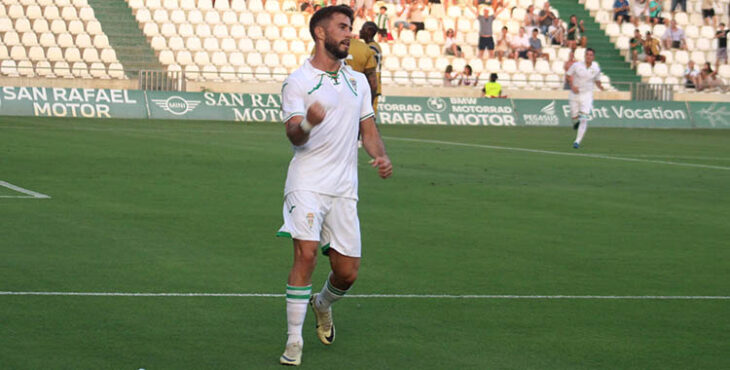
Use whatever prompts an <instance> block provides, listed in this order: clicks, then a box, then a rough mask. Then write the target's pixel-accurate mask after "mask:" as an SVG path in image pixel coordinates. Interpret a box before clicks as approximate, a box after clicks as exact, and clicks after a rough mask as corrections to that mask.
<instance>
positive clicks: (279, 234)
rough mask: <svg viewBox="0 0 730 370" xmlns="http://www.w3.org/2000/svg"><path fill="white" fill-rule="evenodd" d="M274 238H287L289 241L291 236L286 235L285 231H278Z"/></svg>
mask: <svg viewBox="0 0 730 370" xmlns="http://www.w3.org/2000/svg"><path fill="white" fill-rule="evenodd" d="M276 236H278V237H281V238H289V239H292V237H291V234H290V233H288V232H286V231H278V232H277V233H276Z"/></svg>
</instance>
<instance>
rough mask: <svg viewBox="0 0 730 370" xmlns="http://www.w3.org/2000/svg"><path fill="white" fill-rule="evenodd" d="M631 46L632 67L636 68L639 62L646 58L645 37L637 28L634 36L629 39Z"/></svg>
mask: <svg viewBox="0 0 730 370" xmlns="http://www.w3.org/2000/svg"><path fill="white" fill-rule="evenodd" d="M629 44H630V45H631V47H630V48H629V50H631V68H636V66H637V65H638V64H639V62H643V61H645V60H646V54H645V53H644V39H643V38H642V37H641V31H640V30H639V29H638V28H637V29H635V30H634V37H632V38H631V40H630V41H629Z"/></svg>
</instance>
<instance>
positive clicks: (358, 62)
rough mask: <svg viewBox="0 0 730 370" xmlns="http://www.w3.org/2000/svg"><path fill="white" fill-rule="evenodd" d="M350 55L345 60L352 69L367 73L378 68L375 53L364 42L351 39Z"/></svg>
mask: <svg viewBox="0 0 730 370" xmlns="http://www.w3.org/2000/svg"><path fill="white" fill-rule="evenodd" d="M348 52H349V55H348V56H347V58H345V63H347V65H348V66H350V67H352V69H354V70H356V71H358V72H360V73H365V72H369V71H372V70H374V69H375V68H377V67H378V63H377V61H376V60H375V52H374V51H373V49H370V47H369V46H368V45H367V44H366V43H364V42H363V41H362V40H358V39H351V40H350V49H349V50H348Z"/></svg>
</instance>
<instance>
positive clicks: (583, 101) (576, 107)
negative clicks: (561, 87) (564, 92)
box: [570, 93, 593, 117]
mask: <svg viewBox="0 0 730 370" xmlns="http://www.w3.org/2000/svg"><path fill="white" fill-rule="evenodd" d="M592 111H593V94H592V93H581V94H573V93H570V115H571V117H578V115H579V114H581V113H583V114H585V115H590V114H591V112H592Z"/></svg>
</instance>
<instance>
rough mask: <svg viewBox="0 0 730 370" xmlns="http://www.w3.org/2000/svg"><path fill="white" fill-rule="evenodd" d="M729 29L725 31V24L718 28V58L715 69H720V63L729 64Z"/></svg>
mask: <svg viewBox="0 0 730 370" xmlns="http://www.w3.org/2000/svg"><path fill="white" fill-rule="evenodd" d="M728 32H730V31H728V30H727V29H725V23H720V28H718V30H717V33H715V38H716V39H717V56H716V58H715V59H716V62H715V69H719V68H720V62H725V64H727V34H728Z"/></svg>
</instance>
